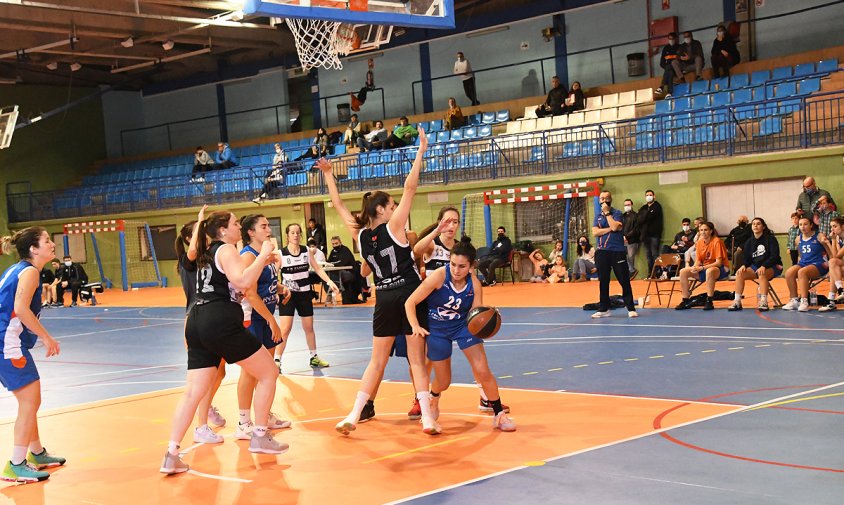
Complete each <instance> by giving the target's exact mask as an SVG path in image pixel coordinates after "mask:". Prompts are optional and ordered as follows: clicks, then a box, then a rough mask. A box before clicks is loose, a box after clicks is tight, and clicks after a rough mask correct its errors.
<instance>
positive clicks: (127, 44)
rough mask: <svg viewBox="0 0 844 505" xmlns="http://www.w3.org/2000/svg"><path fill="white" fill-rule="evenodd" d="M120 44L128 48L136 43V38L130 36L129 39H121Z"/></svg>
mask: <svg viewBox="0 0 844 505" xmlns="http://www.w3.org/2000/svg"><path fill="white" fill-rule="evenodd" d="M120 45H121V46H123V47H126V48H129V47H132V46H134V45H135V39H133V38H132V37H129V38H128V39H126V40H123V41H121V42H120Z"/></svg>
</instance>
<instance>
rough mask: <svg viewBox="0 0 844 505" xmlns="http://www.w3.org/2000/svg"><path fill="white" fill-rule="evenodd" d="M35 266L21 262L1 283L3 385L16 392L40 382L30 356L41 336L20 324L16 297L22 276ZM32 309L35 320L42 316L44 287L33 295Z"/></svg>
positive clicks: (0, 371) (0, 366) (0, 370)
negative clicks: (42, 292)
mask: <svg viewBox="0 0 844 505" xmlns="http://www.w3.org/2000/svg"><path fill="white" fill-rule="evenodd" d="M30 268H35V267H34V266H33V265H32V263H30V262H28V261H25V260H22V261H19V262H17V263H15V264H14V265H12V266H11V267H9V268H8V269H7V270H6V272H5V273H4V274H3V278H2V279H0V383H2V384H3V386H4V387H5V388H6V389H8V390H9V391H15V390H17V389H20V388H22V387H24V386H27V385H29V384H32V383H33V382H35V381H37V380H39V379H40V376H39V375H38V369H37V368H36V367H35V360H33V359H32V354H31V353H30V352H29V350H30V349H32V348H33V347H34V346H35V342H37V341H38V336H37V335H36V334H35V333H32V332H31V331H30V330H29V328H27V327H26V326H24V325H23V323H21V320H20V319H18V316H17V314H15V293H16V292H17V289H18V282H19V281H20V276H21V274H22V273H23V272H24V271H25V270H27V269H30ZM29 308H30V310H32V313H33V314H35V317H40V315H41V283H40V282H39V283H38V287H37V288H36V289H35V293H33V294H32V301H30V303H29Z"/></svg>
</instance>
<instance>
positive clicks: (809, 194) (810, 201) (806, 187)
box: [796, 177, 835, 219]
mask: <svg viewBox="0 0 844 505" xmlns="http://www.w3.org/2000/svg"><path fill="white" fill-rule="evenodd" d="M821 196H826V197H827V198H829V201H830V202H831V203H832V204H833V205H835V200H833V199H832V196H831V195H830V194H829V191H826V190H825V189H820V188H819V187H818V184H817V183H816V182H815V178H814V177H806V178H805V179H803V192H802V193H800V196H798V197H797V209H796V210H797V213H798V214H800V216H809V218H810V219H811V217H812V214H814V213H815V212H816V211H817V209H818V200H820V198H821Z"/></svg>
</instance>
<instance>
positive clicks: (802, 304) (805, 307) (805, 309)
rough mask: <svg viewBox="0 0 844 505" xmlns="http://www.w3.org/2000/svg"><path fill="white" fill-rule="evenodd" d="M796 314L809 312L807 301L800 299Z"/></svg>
mask: <svg viewBox="0 0 844 505" xmlns="http://www.w3.org/2000/svg"><path fill="white" fill-rule="evenodd" d="M797 312H809V300H807V299H805V298H801V299H800V305H799V306H798V307H797Z"/></svg>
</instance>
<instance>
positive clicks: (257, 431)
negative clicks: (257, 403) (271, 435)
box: [252, 426, 267, 437]
mask: <svg viewBox="0 0 844 505" xmlns="http://www.w3.org/2000/svg"><path fill="white" fill-rule="evenodd" d="M252 434H253V435H254V436H256V437H263V436H264V435H266V434H267V427H266V426H255V427H254V428H252Z"/></svg>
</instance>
